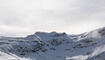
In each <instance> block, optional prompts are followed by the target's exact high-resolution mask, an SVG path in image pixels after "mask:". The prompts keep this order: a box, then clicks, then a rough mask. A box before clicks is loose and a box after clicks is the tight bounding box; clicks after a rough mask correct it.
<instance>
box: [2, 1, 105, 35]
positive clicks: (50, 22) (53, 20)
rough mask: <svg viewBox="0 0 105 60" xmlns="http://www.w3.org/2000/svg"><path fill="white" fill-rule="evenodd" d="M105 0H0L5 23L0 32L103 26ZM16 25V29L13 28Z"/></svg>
mask: <svg viewBox="0 0 105 60" xmlns="http://www.w3.org/2000/svg"><path fill="white" fill-rule="evenodd" d="M104 2H105V1H104V0H0V25H1V26H2V25H3V26H7V27H5V29H4V28H1V26H0V30H3V32H2V33H1V35H5V34H6V33H4V32H7V34H6V35H12V36H14V35H16V36H21V35H26V33H27V32H29V31H31V32H30V33H32V32H35V31H37V30H38V31H54V30H55V31H58V32H62V31H65V32H68V33H82V32H86V31H90V30H92V29H95V28H98V27H103V26H105V25H104V24H105V20H104V19H105V17H104V16H105V7H104V6H105V4H104ZM23 28H25V29H23ZM83 28H84V30H83ZM8 29H9V31H8ZM15 29H16V30H17V31H14V30H15ZM23 30H25V31H23ZM27 30H28V31H27ZM10 31H12V32H10ZM13 32H14V33H13ZM15 32H17V33H15ZM22 32H24V33H22ZM27 34H29V33H27Z"/></svg>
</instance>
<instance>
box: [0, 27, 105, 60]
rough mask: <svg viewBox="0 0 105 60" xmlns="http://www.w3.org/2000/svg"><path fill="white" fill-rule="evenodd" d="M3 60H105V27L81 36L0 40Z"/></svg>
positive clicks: (38, 34)
mask: <svg viewBox="0 0 105 60" xmlns="http://www.w3.org/2000/svg"><path fill="white" fill-rule="evenodd" d="M0 60H105V28H101V29H96V30H94V31H91V32H88V33H83V34H79V35H68V34H66V33H56V32H51V33H46V32H36V33H35V34H32V35H29V36H27V37H20V38H19V37H18V38H14V37H0Z"/></svg>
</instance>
